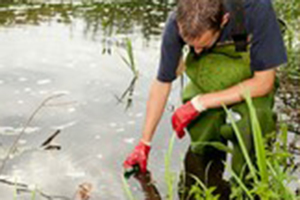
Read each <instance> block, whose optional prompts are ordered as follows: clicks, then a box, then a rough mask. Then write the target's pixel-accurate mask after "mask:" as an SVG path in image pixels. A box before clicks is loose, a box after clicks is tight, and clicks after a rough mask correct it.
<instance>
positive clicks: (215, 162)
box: [179, 45, 276, 200]
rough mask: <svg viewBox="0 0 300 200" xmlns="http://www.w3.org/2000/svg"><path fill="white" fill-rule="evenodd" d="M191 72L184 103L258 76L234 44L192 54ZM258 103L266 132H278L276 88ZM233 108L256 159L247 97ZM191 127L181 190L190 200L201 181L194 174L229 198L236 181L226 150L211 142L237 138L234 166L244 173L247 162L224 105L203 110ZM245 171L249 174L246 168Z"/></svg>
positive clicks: (188, 64) (188, 67) (246, 55)
mask: <svg viewBox="0 0 300 200" xmlns="http://www.w3.org/2000/svg"><path fill="white" fill-rule="evenodd" d="M186 74H187V76H188V77H189V79H190V81H189V83H188V85H187V86H186V87H185V89H184V92H183V102H187V101H189V100H191V99H192V98H193V97H195V96H196V95H199V94H205V93H210V92H215V91H219V90H224V89H226V88H229V87H231V86H234V85H236V84H238V83H240V82H242V81H243V80H245V79H249V78H251V77H252V76H253V73H252V72H251V70H250V55H249V52H236V51H235V46H234V45H227V46H218V47H215V48H214V49H213V50H212V51H211V52H209V53H204V54H202V55H201V56H200V57H199V58H196V57H195V56H193V55H192V54H190V55H188V57H187V59H186ZM253 104H254V106H255V108H256V112H257V117H258V120H259V122H260V125H261V128H262V132H263V133H264V134H267V133H271V132H272V131H274V130H275V122H276V120H275V117H274V114H273V112H272V107H273V104H274V92H272V93H270V94H268V95H266V96H265V97H261V98H254V99H253ZM229 108H230V109H231V110H232V111H233V112H235V113H238V114H239V115H240V116H241V119H240V120H239V121H237V122H236V124H237V126H238V128H239V130H240V132H241V134H242V137H243V139H244V142H245V144H246V147H247V150H248V152H249V154H250V155H251V156H252V159H255V157H254V144H253V139H252V131H251V124H250V116H249V112H248V107H247V104H246V102H242V103H238V104H235V105H232V106H229ZM187 130H188V132H189V134H190V137H191V142H192V148H190V149H189V151H188V152H187V154H186V157H185V160H184V163H185V171H186V173H185V176H182V178H181V182H180V184H179V186H180V188H181V192H179V195H180V196H181V197H182V199H186V197H187V196H188V195H187V194H188V191H189V189H191V187H192V185H194V184H195V183H196V182H195V180H194V179H193V178H192V176H190V175H189V174H193V175H194V176H196V177H198V178H199V179H200V180H201V181H203V182H204V183H205V184H206V185H207V186H208V187H211V186H215V187H216V191H215V193H216V194H220V195H221V197H220V199H221V200H223V199H226V200H227V199H229V194H230V189H229V188H230V186H228V184H227V183H226V182H225V181H223V180H222V175H223V172H224V164H223V162H224V161H225V160H226V152H223V151H220V150H218V149H216V148H214V147H212V146H209V145H205V144H208V143H210V142H221V143H223V144H224V145H227V141H231V142H232V144H233V152H232V169H233V170H234V172H235V173H236V174H238V175H240V174H241V173H242V172H244V167H245V163H246V162H245V160H244V157H243V154H242V151H241V149H240V147H239V144H238V141H237V139H236V137H235V133H234V131H233V128H232V126H231V125H230V124H227V123H226V113H225V111H224V109H223V108H219V109H210V110H207V111H205V112H203V113H201V114H200V116H199V117H198V118H197V119H196V120H194V121H193V122H192V123H191V124H190V125H189V126H188V127H187ZM193 144H194V145H193ZM203 144H204V145H203ZM182 175H184V174H182ZM243 175H245V174H244V173H243ZM189 199H193V198H189Z"/></svg>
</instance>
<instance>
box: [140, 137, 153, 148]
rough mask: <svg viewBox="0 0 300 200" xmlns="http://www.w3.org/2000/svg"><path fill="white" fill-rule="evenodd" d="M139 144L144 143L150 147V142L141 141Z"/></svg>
mask: <svg viewBox="0 0 300 200" xmlns="http://www.w3.org/2000/svg"><path fill="white" fill-rule="evenodd" d="M141 142H142V143H144V144H145V145H147V146H149V147H151V142H146V141H145V140H143V139H141Z"/></svg>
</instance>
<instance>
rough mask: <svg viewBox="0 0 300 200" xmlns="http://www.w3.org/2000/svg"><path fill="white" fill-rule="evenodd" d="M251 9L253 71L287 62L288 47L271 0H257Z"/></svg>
mask: <svg viewBox="0 0 300 200" xmlns="http://www.w3.org/2000/svg"><path fill="white" fill-rule="evenodd" d="M250 10H251V11H250ZM249 11H250V13H249V14H250V16H249V17H250V20H249V23H250V24H249V25H250V32H251V33H252V41H251V50H250V54H251V69H252V71H263V70H267V69H271V68H274V67H278V66H280V65H282V64H284V63H286V62H287V54H286V49H285V46H284V41H283V38H282V35H281V31H280V27H279V24H278V20H277V17H276V14H275V12H274V9H273V7H272V3H271V1H270V0H256V2H254V3H253V5H252V8H251V9H249Z"/></svg>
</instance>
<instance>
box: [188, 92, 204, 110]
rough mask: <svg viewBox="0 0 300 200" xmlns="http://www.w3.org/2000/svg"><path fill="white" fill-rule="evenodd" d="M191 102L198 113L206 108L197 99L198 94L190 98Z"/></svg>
mask: <svg viewBox="0 0 300 200" xmlns="http://www.w3.org/2000/svg"><path fill="white" fill-rule="evenodd" d="M191 103H192V105H193V106H194V108H195V109H196V110H197V111H198V112H200V113H201V112H203V111H205V110H206V108H205V107H204V106H203V104H202V102H201V101H199V96H196V97H194V98H193V99H192V100H191Z"/></svg>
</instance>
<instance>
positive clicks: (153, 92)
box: [142, 79, 172, 143]
mask: <svg viewBox="0 0 300 200" xmlns="http://www.w3.org/2000/svg"><path fill="white" fill-rule="evenodd" d="M171 86H172V83H170V82H161V81H159V80H157V79H155V80H154V81H153V83H152V85H151V89H150V94H149V98H148V102H147V110H146V119H145V122H144V128H143V136H142V141H144V142H147V143H150V142H151V140H152V138H153V135H154V132H155V130H156V127H157V125H158V123H159V120H160V118H161V116H162V114H163V112H164V108H165V106H166V103H167V100H168V97H169V94H170V91H171Z"/></svg>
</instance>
